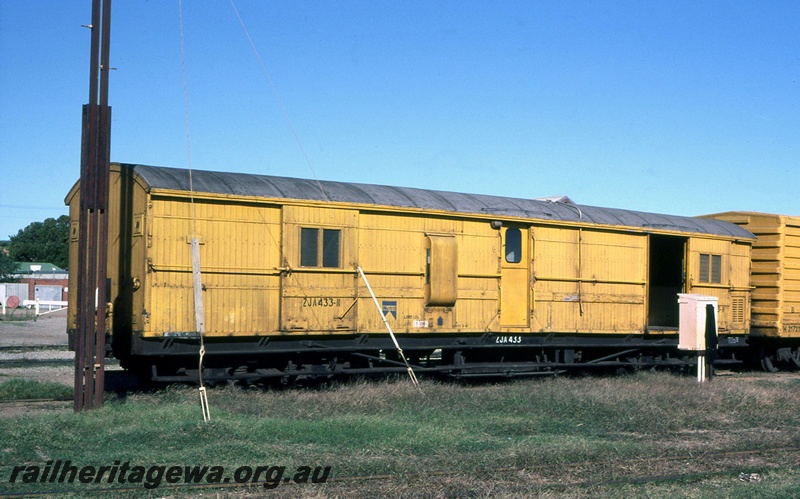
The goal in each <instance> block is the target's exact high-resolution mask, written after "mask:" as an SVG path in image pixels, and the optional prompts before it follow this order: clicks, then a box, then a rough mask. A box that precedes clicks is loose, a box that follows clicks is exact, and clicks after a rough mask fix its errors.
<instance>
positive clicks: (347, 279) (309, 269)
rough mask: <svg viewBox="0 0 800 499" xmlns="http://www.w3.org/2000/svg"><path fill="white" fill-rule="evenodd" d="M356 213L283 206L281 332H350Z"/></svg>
mask: <svg viewBox="0 0 800 499" xmlns="http://www.w3.org/2000/svg"><path fill="white" fill-rule="evenodd" d="M356 223H357V212H355V211H352V210H339V209H332V208H317V207H300V206H284V207H283V244H282V247H283V255H282V257H283V261H284V266H283V268H282V272H281V330H283V331H286V332H292V331H296V332H303V331H315V332H336V331H351V330H353V329H354V328H355V324H356V320H355V314H356V307H355V300H356V282H355V278H354V272H353V264H352V262H354V261H355V258H354V255H353V252H354V251H355V249H356V246H357V241H356V240H355V237H356V233H357V231H356V230H355V227H356Z"/></svg>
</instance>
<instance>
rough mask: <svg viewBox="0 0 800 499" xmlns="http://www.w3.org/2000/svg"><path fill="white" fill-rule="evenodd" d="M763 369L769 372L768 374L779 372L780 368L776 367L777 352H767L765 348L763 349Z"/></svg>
mask: <svg viewBox="0 0 800 499" xmlns="http://www.w3.org/2000/svg"><path fill="white" fill-rule="evenodd" d="M761 367H762V368H763V369H764V370H765V371H767V372H768V373H776V372H778V370H779V369H778V368H777V367H775V352H774V351H769V352H768V351H767V350H766V349H765V348H763V347H762V348H761Z"/></svg>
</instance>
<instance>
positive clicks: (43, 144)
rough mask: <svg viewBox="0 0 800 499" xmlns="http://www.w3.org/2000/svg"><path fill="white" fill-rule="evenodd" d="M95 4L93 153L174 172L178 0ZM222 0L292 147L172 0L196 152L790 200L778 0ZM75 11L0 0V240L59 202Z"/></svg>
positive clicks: (206, 34) (517, 186)
mask: <svg viewBox="0 0 800 499" xmlns="http://www.w3.org/2000/svg"><path fill="white" fill-rule="evenodd" d="M113 3H114V5H113V7H112V29H111V51H110V54H111V65H112V67H114V68H116V70H115V71H113V72H112V73H111V83H110V96H109V102H110V105H111V106H112V113H113V120H112V139H111V144H112V145H111V158H112V161H119V162H128V163H142V164H151V165H163V166H175V167H186V166H187V165H188V164H189V154H188V152H187V151H188V147H187V129H186V112H185V108H184V94H183V80H182V70H181V64H182V60H181V38H180V29H179V26H180V23H179V2H178V0H149V1H147V0H138V1H137V0H126V1H119V0H117V1H115V2H113ZM233 3H234V4H235V6H236V9H237V10H238V12H239V15H240V16H241V19H242V21H243V23H244V26H245V27H246V29H247V31H248V33H249V34H250V37H251V39H252V41H253V44H254V46H255V49H256V50H257V52H258V54H259V56H260V58H261V60H262V61H263V63H264V65H265V67H266V69H267V72H268V74H269V77H270V78H271V80H272V82H273V84H274V86H275V88H276V90H277V93H278V95H279V97H280V100H281V102H282V103H283V106H284V107H285V109H286V113H287V114H288V116H289V118H290V120H291V123H292V125H293V126H294V129H295V130H296V132H297V136H298V137H299V139H300V143H301V144H302V149H301V147H300V146H299V145H298V142H297V141H296V140H295V136H294V134H293V132H292V128H291V127H290V126H289V124H288V123H287V120H286V119H285V118H284V115H283V113H282V111H281V108H280V105H279V104H278V101H277V100H276V98H275V95H274V94H273V92H272V90H271V89H270V85H269V82H268V80H267V77H266V76H265V74H264V72H263V71H262V69H261V66H260V65H259V62H258V59H257V58H256V56H255V55H254V51H253V49H252V48H251V46H250V44H249V42H248V40H247V38H246V36H245V34H244V31H243V29H242V26H241V25H240V23H239V20H238V19H237V16H236V13H235V11H234V8H233V7H232V4H231V2H230V0H227V1H226V0H219V1H216V2H211V1H201V0H184V1H183V31H184V44H185V68H186V75H187V97H188V116H189V118H188V122H189V137H190V143H191V166H192V167H193V168H195V169H201V170H221V171H238V172H251V173H261V174H269V175H284V176H292V177H304V178H313V177H314V176H315V175H316V177H318V178H319V179H321V180H340V181H354V182H364V183H380V184H390V185H401V186H411V187H420V188H430V189H439V190H454V191H464V192H473V193H483V194H497V195H505V196H514V197H523V198H530V197H543V196H553V195H568V196H570V197H571V198H572V199H573V200H575V201H576V202H578V203H581V204H589V205H597V206H608V207H616V208H625V209H632V210H642V211H652V212H661V213H671V214H678V215H698V214H704V213H712V212H720V211H728V210H754V211H764V212H774V213H785V214H794V215H800V206H798V188H800V34H799V33H800V31H798V29H797V20H798V19H800V2H796V1H769V2H763V1H750V2H737V1H681V0H671V1H663V2H662V1H640V0H637V1H629V2H627V1H570V0H553V1H525V2H513V1H452V2H449V1H426V2H422V1H413V0H412V1H391V2H390V1H367V0H363V1H341V0H337V1H335V2H326V1H319V0H317V1H303V0H298V1H292V2H288V1H284V2H278V1H263V0H260V1H255V0H234V2H233ZM90 13H91V2H90V1H89V0H85V1H65V0H58V1H55V0H51V1H44V0H42V1H21V0H0V240H3V239H7V236H9V235H14V234H16V233H17V231H18V230H19V229H22V228H24V227H25V226H27V225H28V224H29V223H31V222H33V221H37V220H43V219H45V218H47V217H56V216H59V215H62V214H66V213H67V210H66V208H64V207H63V200H64V196H65V195H66V193H67V191H68V190H69V189H70V187H71V186H72V185H73V183H74V182H75V181H76V180H77V177H78V173H79V166H80V165H79V162H80V126H81V124H80V116H81V106H82V105H83V104H85V103H86V102H87V101H88V100H89V96H88V92H89V90H88V86H89V81H88V80H89V74H88V73H89V30H87V29H85V28H82V27H81V24H88V23H89V22H90ZM303 150H305V153H306V155H307V157H308V162H307V161H306V159H305V156H304V154H303ZM309 162H310V164H311V166H309ZM312 168H313V171H312Z"/></svg>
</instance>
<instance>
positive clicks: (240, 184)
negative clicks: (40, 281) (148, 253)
mask: <svg viewBox="0 0 800 499" xmlns="http://www.w3.org/2000/svg"><path fill="white" fill-rule="evenodd" d="M121 167H123V168H132V169H134V171H135V172H136V173H138V174H139V175H140V176H141V178H142V179H143V180H144V182H145V183H146V184H147V185H149V186H150V187H151V188H156V189H167V190H183V191H188V190H189V170H184V169H178V168H165V167H155V166H145V165H121ZM192 187H193V189H194V191H196V192H207V193H214V194H229V195H237V196H256V197H265V198H276V199H300V200H309V201H335V202H344V203H359V204H368V205H380V206H397V207H403V208H419V209H423V210H444V211H453V212H458V213H473V214H481V215H496V216H497V217H498V218H503V217H522V218H531V219H539V220H553V221H565V222H583V223H591V224H599V225H616V226H626V227H635V228H641V229H653V230H663V231H678V232H687V233H696V234H715V235H722V236H729V237H734V238H739V239H755V238H754V236H753V235H752V234H751V233H750V232H748V231H747V230H745V229H742V228H741V227H739V226H737V225H734V224H732V223H728V222H724V221H721V220H712V219H702V218H692V217H681V216H674V215H660V214H655V213H645V212H638V211H630V210H620V209H615V208H600V207H596V206H583V205H575V204H565V203H557V202H555V203H554V202H549V201H539V200H534V199H517V198H509V197H502V196H487V195H483V194H464V193H458V192H447V191H434V190H425V189H415V188H410V187H391V186H385V185H371V184H358V183H349V182H332V181H316V180H307V179H298V178H290V177H276V176H268V175H253V174H246V173H224V172H210V171H202V170H193V171H192ZM323 192H324V194H323Z"/></svg>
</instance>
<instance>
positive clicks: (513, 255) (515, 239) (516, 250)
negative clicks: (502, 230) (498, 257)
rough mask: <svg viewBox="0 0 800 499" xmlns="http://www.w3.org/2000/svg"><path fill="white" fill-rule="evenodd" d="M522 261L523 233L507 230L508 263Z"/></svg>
mask: <svg viewBox="0 0 800 499" xmlns="http://www.w3.org/2000/svg"><path fill="white" fill-rule="evenodd" d="M521 261H522V231H521V230H519V229H515V228H511V229H508V230H506V262H508V263H519V262H521Z"/></svg>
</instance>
